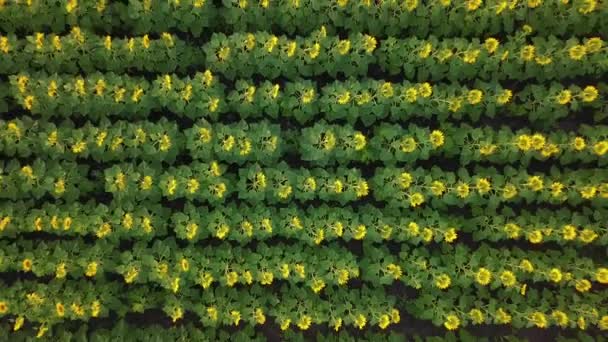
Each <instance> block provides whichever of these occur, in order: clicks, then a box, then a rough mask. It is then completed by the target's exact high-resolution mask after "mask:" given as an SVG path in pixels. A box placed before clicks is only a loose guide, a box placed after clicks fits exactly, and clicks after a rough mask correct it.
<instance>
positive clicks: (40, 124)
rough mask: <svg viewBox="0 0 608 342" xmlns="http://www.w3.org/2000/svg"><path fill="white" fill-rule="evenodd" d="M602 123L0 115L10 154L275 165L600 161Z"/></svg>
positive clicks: (604, 137)
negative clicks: (285, 125)
mask: <svg viewBox="0 0 608 342" xmlns="http://www.w3.org/2000/svg"><path fill="white" fill-rule="evenodd" d="M606 131H607V130H606V128H605V127H603V126H593V127H591V126H585V125H583V126H581V128H579V133H573V132H570V133H566V132H564V131H555V132H552V133H548V134H545V133H534V132H530V131H529V130H527V129H522V130H518V131H512V130H511V129H509V128H501V129H499V130H495V129H492V128H490V127H481V128H476V127H471V126H468V125H461V126H460V127H457V126H451V125H442V126H440V127H439V129H435V130H431V129H430V128H428V127H421V126H416V125H409V126H408V127H407V128H402V127H401V126H400V125H390V124H381V125H378V126H376V127H375V128H374V132H373V135H371V136H366V135H364V134H363V133H362V132H361V131H358V130H355V129H354V128H353V127H352V126H351V125H348V124H346V125H333V124H327V123H325V122H323V121H321V122H317V123H316V124H315V125H314V126H312V127H305V128H302V129H301V130H300V134H293V133H294V132H293V131H290V130H283V131H281V128H280V126H279V125H278V124H273V123H270V122H268V121H261V122H258V123H247V122H244V121H241V122H238V123H234V124H228V125H224V124H219V123H215V124H212V123H209V122H207V121H206V120H200V121H198V122H196V123H194V125H193V126H192V127H191V128H188V129H182V130H180V129H178V126H177V124H176V123H175V122H169V121H168V120H166V119H165V118H162V119H161V120H159V121H157V122H155V123H152V122H149V121H137V122H126V121H116V122H113V123H111V122H110V121H108V120H102V121H100V122H99V123H96V124H93V123H90V122H87V123H86V124H85V125H84V126H80V127H76V125H75V124H74V123H73V122H71V121H70V120H66V121H64V122H62V123H61V124H59V125H55V124H54V123H52V122H45V121H37V120H35V119H32V118H30V117H27V116H24V117H21V118H16V119H13V120H10V121H5V120H0V136H1V137H0V151H2V152H3V153H4V154H5V155H7V156H18V157H29V156H31V155H37V156H41V155H43V156H46V157H48V158H49V159H67V160H75V159H83V158H89V157H90V158H92V159H93V160H95V161H113V160H126V159H136V158H137V159H141V160H146V161H167V162H173V161H174V160H175V159H176V157H177V156H178V155H180V154H185V153H187V154H188V155H189V156H191V157H192V158H194V159H199V160H205V161H210V160H220V161H223V162H228V163H237V164H242V163H244V162H248V161H256V162H259V163H261V164H266V165H267V164H275V163H276V162H277V160H278V159H279V158H280V157H282V156H284V155H285V154H286V153H289V152H295V153H297V154H298V155H300V157H301V158H302V159H303V160H306V161H311V162H313V163H314V164H319V165H326V164H334V163H348V162H351V161H358V162H367V161H382V162H384V163H395V162H410V161H415V160H426V159H428V158H430V157H447V158H454V157H456V158H460V162H461V163H462V164H464V165H466V164H469V163H471V162H479V161H490V162H493V163H519V164H521V165H527V164H528V163H529V162H530V160H533V159H537V160H547V159H552V158H556V159H558V160H559V161H560V162H561V163H562V164H572V163H576V162H596V161H597V163H598V164H599V165H600V166H601V165H604V164H605V159H604V158H602V157H603V156H604V154H606V152H608V134H607V133H606Z"/></svg>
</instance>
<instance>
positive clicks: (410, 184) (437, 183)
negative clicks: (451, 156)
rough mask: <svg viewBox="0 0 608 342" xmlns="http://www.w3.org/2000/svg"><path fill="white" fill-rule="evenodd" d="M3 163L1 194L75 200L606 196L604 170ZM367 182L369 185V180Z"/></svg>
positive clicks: (412, 203)
mask: <svg viewBox="0 0 608 342" xmlns="http://www.w3.org/2000/svg"><path fill="white" fill-rule="evenodd" d="M3 164H4V167H3V168H2V173H3V174H2V184H1V185H2V193H1V195H0V197H1V198H9V199H23V198H31V197H33V198H41V197H42V196H44V195H46V194H48V195H52V196H54V197H56V198H66V199H73V198H78V196H79V195H80V194H86V193H91V192H92V191H96V190H97V191H98V190H101V189H99V186H100V185H101V184H98V183H97V184H96V183H95V182H93V180H98V181H99V180H101V179H100V178H101V177H103V182H104V183H105V184H104V187H105V191H106V192H108V193H110V194H112V195H113V196H114V197H115V198H116V199H119V200H125V201H132V200H144V199H149V200H158V199H160V198H167V199H178V198H185V199H188V200H192V199H195V200H199V201H207V202H210V203H215V204H217V203H223V202H224V201H225V199H226V197H228V196H229V195H231V194H236V195H237V196H238V198H240V199H242V200H245V201H248V202H252V201H255V202H257V201H263V200H266V201H268V202H270V203H281V202H286V201H290V200H293V199H295V200H298V201H308V200H313V199H314V200H321V201H338V202H340V203H342V204H344V203H346V202H351V201H354V200H357V199H362V198H365V197H366V196H368V195H370V194H373V197H374V198H375V199H376V200H378V201H383V202H387V203H388V204H389V205H391V206H395V207H406V208H407V207H413V208H415V207H418V206H421V205H422V204H423V203H425V202H430V203H431V204H433V205H439V206H445V205H458V206H463V205H464V204H471V205H490V206H491V207H493V206H496V205H497V204H499V203H502V202H504V203H521V202H524V201H525V202H526V203H556V204H557V203H570V204H573V205H577V204H580V203H584V202H587V203H591V204H593V205H594V206H604V205H605V204H606V198H608V183H607V179H606V177H608V174H606V172H605V170H603V169H588V170H575V171H569V170H566V171H559V170H557V169H552V170H551V172H550V173H549V174H538V173H528V172H527V171H525V170H517V169H513V168H511V167H505V168H504V170H503V171H502V172H501V171H498V170H496V169H484V168H478V169H476V172H475V173H474V174H469V172H467V170H465V169H460V170H458V172H457V173H454V172H447V171H443V170H441V169H439V168H437V167H433V168H431V169H422V168H418V169H405V168H394V167H389V168H378V169H376V170H375V173H374V175H373V176H372V177H371V178H369V179H366V178H364V177H363V176H361V171H360V170H359V169H356V168H343V167H340V168H336V169H329V170H325V169H320V168H312V169H306V168H299V169H297V168H290V167H289V166H287V165H286V164H285V163H280V164H278V165H276V167H261V166H259V165H257V164H253V165H248V166H247V167H243V168H240V169H239V170H238V172H237V173H231V172H228V173H226V167H225V165H222V164H219V163H217V162H211V163H200V162H193V163H192V164H190V165H181V166H172V167H169V168H166V169H164V171H162V172H160V171H159V170H158V169H156V168H154V167H152V165H150V164H146V163H140V164H115V165H113V166H111V167H108V168H106V169H104V170H103V175H102V174H101V173H100V172H98V170H95V171H93V172H91V177H92V179H89V178H88V177H87V175H88V172H87V170H88V167H87V166H85V165H77V164H74V163H71V162H56V161H54V162H44V161H42V160H40V159H36V160H34V162H33V163H32V164H31V165H30V164H26V163H20V162H19V161H16V160H7V161H5V162H4V163H3ZM368 180H369V182H368Z"/></svg>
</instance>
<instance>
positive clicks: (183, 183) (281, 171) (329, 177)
mask: <svg viewBox="0 0 608 342" xmlns="http://www.w3.org/2000/svg"><path fill="white" fill-rule="evenodd" d="M224 169H225V167H224V166H223V165H220V164H218V163H216V162H211V163H199V162H194V163H192V164H190V165H188V166H186V165H182V166H178V167H175V166H174V167H170V168H167V169H165V170H164V172H162V173H159V172H158V169H156V168H153V167H150V166H149V165H147V164H145V163H142V164H139V165H136V164H119V165H114V166H112V167H111V168H108V169H106V170H104V175H105V190H106V192H109V193H111V194H112V195H113V196H114V198H116V199H118V200H123V201H130V200H143V199H148V200H156V199H159V198H161V197H164V198H168V199H177V198H185V199H188V200H191V199H195V200H199V201H207V202H210V203H214V204H215V203H223V202H224V201H225V199H226V197H228V196H230V195H231V194H235V195H236V196H237V197H238V198H239V199H241V200H245V201H247V202H258V201H264V200H266V201H268V202H270V203H281V202H283V203H284V202H287V201H290V200H293V199H294V198H295V199H296V200H300V201H308V200H313V199H317V200H321V201H338V202H340V203H346V202H350V201H354V200H356V199H360V198H363V197H365V196H367V195H368V194H369V191H370V188H369V185H368V183H367V181H366V180H365V179H364V178H363V177H362V176H361V172H360V171H359V170H358V169H346V168H338V169H335V170H329V171H327V170H325V169H320V168H315V169H291V168H289V167H288V166H287V165H286V164H285V163H280V164H278V165H276V167H273V168H262V167H260V166H259V165H257V164H255V165H250V166H248V167H245V168H240V169H239V170H238V174H236V175H235V174H230V173H229V174H224V171H225V170H224Z"/></svg>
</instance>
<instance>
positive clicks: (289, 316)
mask: <svg viewBox="0 0 608 342" xmlns="http://www.w3.org/2000/svg"><path fill="white" fill-rule="evenodd" d="M325 295H326V296H325V297H324V298H321V297H320V296H318V295H316V294H314V293H312V292H311V291H310V290H308V289H305V288H301V287H299V286H283V287H281V288H280V289H278V290H277V291H276V292H275V291H271V290H269V289H267V288H266V287H263V286H258V285H252V286H251V287H249V288H245V289H240V288H239V289H237V288H216V289H214V290H212V291H202V290H198V289H190V290H184V291H183V293H181V294H180V295H179V296H174V295H167V292H166V291H164V290H160V289H153V288H150V287H146V286H139V285H128V286H127V285H123V284H120V283H117V282H104V281H99V282H89V281H84V280H82V281H69V282H62V281H51V282H49V283H48V284H40V283H38V282H29V281H18V282H16V283H15V284H13V285H12V286H7V287H5V289H4V291H3V293H2V302H0V304H4V305H3V306H0V308H3V309H4V310H3V312H1V313H0V317H1V316H5V315H13V316H15V317H16V319H15V322H14V324H13V330H14V331H17V330H19V329H20V328H21V327H23V324H24V323H25V322H26V321H28V322H30V323H33V322H37V323H42V324H45V325H46V326H47V327H48V326H51V325H53V324H58V323H62V322H65V321H68V320H76V321H85V322H86V321H88V320H90V319H91V318H97V317H107V316H109V315H111V314H112V315H113V316H118V317H119V318H122V317H124V316H125V315H126V314H127V313H132V312H134V313H140V312H144V310H146V309H162V310H163V311H164V312H165V314H166V315H167V316H168V317H169V318H170V319H171V320H172V321H173V322H174V323H175V322H178V321H179V320H181V319H182V318H184V315H185V314H186V312H191V313H193V314H196V315H197V316H198V318H199V321H200V323H201V324H202V325H203V326H205V327H218V326H239V325H259V324H264V323H265V322H266V321H267V320H268V321H271V320H272V321H274V322H275V323H276V324H277V325H280V326H281V328H282V330H287V329H290V328H291V329H296V330H297V329H299V330H308V329H309V328H310V327H311V326H312V325H313V324H314V325H318V324H328V323H329V324H331V325H332V326H336V325H337V326H338V329H339V328H340V327H343V326H344V327H345V326H355V327H357V328H359V329H363V328H364V327H366V326H376V325H378V326H380V327H384V328H386V327H388V326H389V325H390V324H396V323H399V321H400V319H401V318H400V313H399V310H398V309H397V308H395V305H394V303H395V299H394V298H393V297H391V296H387V295H386V294H385V293H384V290H383V289H376V288H368V287H363V288H361V289H348V290H346V289H343V288H328V289H327V290H326V291H325ZM386 318H388V321H386Z"/></svg>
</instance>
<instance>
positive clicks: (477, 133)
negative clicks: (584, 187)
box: [296, 121, 608, 165]
mask: <svg viewBox="0 0 608 342" xmlns="http://www.w3.org/2000/svg"><path fill="white" fill-rule="evenodd" d="M606 132H608V131H607V130H606V128H605V127H602V126H599V125H598V126H594V127H590V126H585V125H583V126H581V127H580V128H579V133H578V134H577V133H574V132H569V133H566V132H563V131H554V132H552V133H535V132H530V131H529V130H528V129H521V130H517V131H513V130H511V129H509V128H505V127H503V128H501V129H499V130H496V129H493V128H490V127H471V126H468V125H466V124H463V125H460V127H458V126H451V125H441V126H440V127H439V128H438V129H430V128H428V127H420V126H416V125H412V124H410V125H409V126H408V127H407V128H403V127H402V126H400V125H397V124H379V125H376V126H375V127H374V130H373V136H371V137H368V136H365V135H363V133H361V132H360V131H358V130H355V129H354V128H352V126H350V125H332V124H327V123H325V122H323V121H321V122H317V123H316V124H315V125H314V126H312V127H307V128H303V129H301V136H299V137H298V138H297V140H298V141H296V144H297V145H298V147H297V150H298V152H299V153H300V155H301V158H302V159H303V160H307V161H312V162H314V163H316V164H321V165H325V164H333V163H336V162H337V163H348V162H352V161H360V162H367V161H382V162H383V163H396V162H413V161H416V160H426V159H429V158H430V157H445V158H454V157H456V158H459V160H460V163H461V164H462V165H467V164H470V163H472V162H481V161H489V162H493V163H497V164H506V163H518V164H520V165H528V164H529V162H530V160H534V159H536V160H547V159H553V158H555V159H558V160H559V161H560V163H562V164H572V163H575V162H591V161H595V160H598V159H599V160H598V164H599V165H604V163H605V161H604V160H603V158H602V156H603V155H605V154H606V152H608V133H606Z"/></svg>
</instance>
